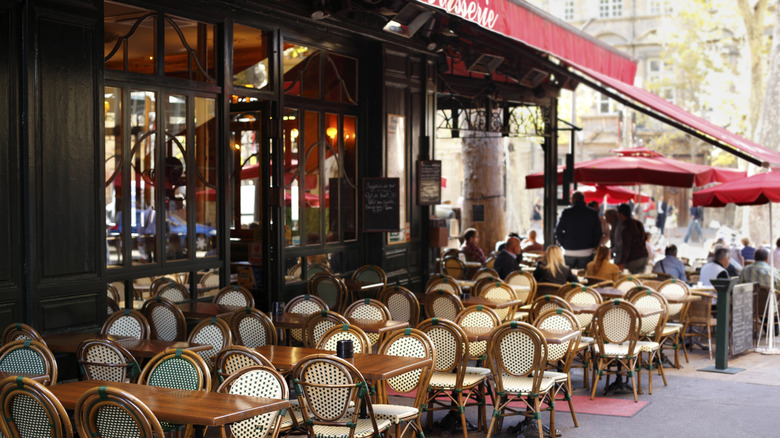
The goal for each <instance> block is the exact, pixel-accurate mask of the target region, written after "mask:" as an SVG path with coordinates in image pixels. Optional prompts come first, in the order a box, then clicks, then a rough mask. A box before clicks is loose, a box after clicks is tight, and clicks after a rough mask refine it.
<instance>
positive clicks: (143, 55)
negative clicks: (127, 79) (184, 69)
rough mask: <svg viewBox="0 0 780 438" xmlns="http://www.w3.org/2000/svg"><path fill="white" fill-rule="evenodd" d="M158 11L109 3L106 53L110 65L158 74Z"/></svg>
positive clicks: (106, 6) (105, 14) (105, 19)
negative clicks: (156, 49) (156, 40)
mask: <svg viewBox="0 0 780 438" xmlns="http://www.w3.org/2000/svg"><path fill="white" fill-rule="evenodd" d="M156 20H157V14H156V13H154V12H152V11H149V10H147V9H140V8H136V7H133V6H128V5H123V4H119V3H114V2H105V3H104V5H103V23H104V24H103V33H104V35H103V56H104V57H105V58H106V68H107V69H111V70H121V71H130V72H137V73H148V74H154V73H155V72H156V71H155V58H156V53H155V35H156V28H157V21H156Z"/></svg>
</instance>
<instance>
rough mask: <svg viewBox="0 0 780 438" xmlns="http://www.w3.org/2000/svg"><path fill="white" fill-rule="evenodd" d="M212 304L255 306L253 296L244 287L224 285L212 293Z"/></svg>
mask: <svg viewBox="0 0 780 438" xmlns="http://www.w3.org/2000/svg"><path fill="white" fill-rule="evenodd" d="M213 302H214V304H218V305H220V306H229V307H255V298H254V297H253V296H252V293H251V292H249V290H247V289H246V288H245V287H243V286H238V285H232V286H226V287H223V288H222V289H220V290H219V292H217V294H216V295H214V301H213Z"/></svg>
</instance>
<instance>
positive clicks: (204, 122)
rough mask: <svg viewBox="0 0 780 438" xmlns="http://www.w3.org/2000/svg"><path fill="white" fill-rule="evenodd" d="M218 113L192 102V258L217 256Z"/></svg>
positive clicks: (211, 105)
mask: <svg viewBox="0 0 780 438" xmlns="http://www.w3.org/2000/svg"><path fill="white" fill-rule="evenodd" d="M216 115H217V109H216V101H215V100H214V99H211V98H205V97H196V98H195V118H194V122H195V169H196V172H195V256H196V257H198V258H200V257H208V256H216V255H217V230H218V227H217V169H218V168H219V167H218V162H217V119H216Z"/></svg>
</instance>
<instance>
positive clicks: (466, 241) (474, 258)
mask: <svg viewBox="0 0 780 438" xmlns="http://www.w3.org/2000/svg"><path fill="white" fill-rule="evenodd" d="M460 251H461V252H462V253H463V254H464V255H465V256H466V260H468V261H470V262H479V263H482V264H483V265H484V264H485V260H487V258H486V257H485V253H483V252H482V249H481V248H480V247H479V231H477V230H476V229H474V228H469V229H467V230H466V232H465V233H463V245H461V246H460Z"/></svg>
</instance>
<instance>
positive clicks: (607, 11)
mask: <svg viewBox="0 0 780 438" xmlns="http://www.w3.org/2000/svg"><path fill="white" fill-rule="evenodd" d="M622 15H623V0H600V1H599V17H600V18H609V17H621V16H622Z"/></svg>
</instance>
